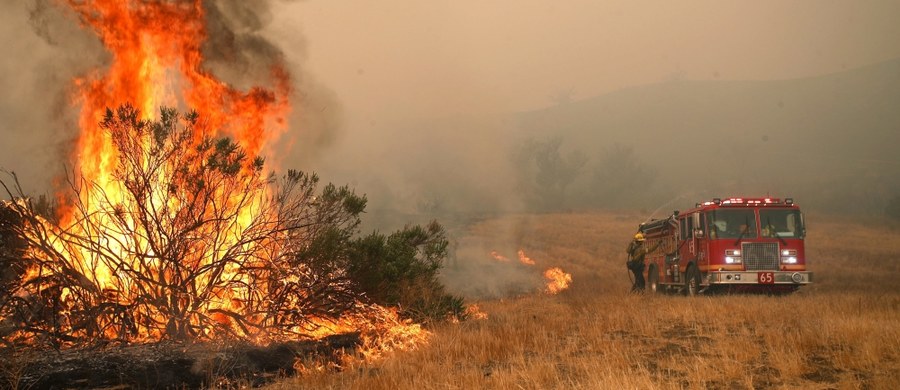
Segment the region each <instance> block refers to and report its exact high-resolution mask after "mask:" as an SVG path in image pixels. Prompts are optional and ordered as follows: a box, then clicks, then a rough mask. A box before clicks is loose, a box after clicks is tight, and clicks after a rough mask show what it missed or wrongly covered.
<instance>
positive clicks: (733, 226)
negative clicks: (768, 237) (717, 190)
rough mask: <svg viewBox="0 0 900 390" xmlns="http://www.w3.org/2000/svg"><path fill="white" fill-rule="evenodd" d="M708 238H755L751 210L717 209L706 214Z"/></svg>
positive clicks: (754, 226) (754, 221) (754, 222)
mask: <svg viewBox="0 0 900 390" xmlns="http://www.w3.org/2000/svg"><path fill="white" fill-rule="evenodd" d="M706 217H707V226H709V237H710V238H741V239H743V238H756V215H755V214H754V212H753V210H752V209H749V210H748V209H734V210H729V209H719V210H713V211H710V212H709V213H707V214H706Z"/></svg>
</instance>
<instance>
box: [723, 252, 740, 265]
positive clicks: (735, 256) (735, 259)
mask: <svg viewBox="0 0 900 390" xmlns="http://www.w3.org/2000/svg"><path fill="white" fill-rule="evenodd" d="M740 263H741V250H740V249H726V250H725V264H740Z"/></svg>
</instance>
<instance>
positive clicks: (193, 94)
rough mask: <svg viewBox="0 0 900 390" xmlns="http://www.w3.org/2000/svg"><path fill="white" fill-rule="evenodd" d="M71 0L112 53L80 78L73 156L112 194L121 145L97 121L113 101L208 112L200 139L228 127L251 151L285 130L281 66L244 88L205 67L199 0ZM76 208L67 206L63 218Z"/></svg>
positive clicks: (145, 108) (117, 189) (145, 109)
mask: <svg viewBox="0 0 900 390" xmlns="http://www.w3.org/2000/svg"><path fill="white" fill-rule="evenodd" d="M66 2H67V3H68V5H69V6H71V8H72V9H73V10H75V12H76V13H77V14H78V15H79V16H80V17H81V20H82V22H83V23H84V24H85V25H87V26H89V27H91V28H93V30H94V31H96V33H97V35H98V36H99V37H100V39H101V41H102V42H103V44H104V45H105V46H106V48H107V49H108V50H109V51H110V53H111V54H112V63H111V64H110V65H109V69H108V70H107V72H106V73H105V74H103V75H99V74H95V75H93V76H91V77H87V78H83V79H78V80H76V84H77V86H78V90H79V96H78V97H77V100H78V103H80V105H81V118H80V127H81V132H80V134H79V137H78V144H77V147H76V150H75V154H74V156H73V157H74V160H75V168H76V172H79V173H80V174H81V175H82V176H83V178H84V179H85V181H86V182H90V183H96V184H97V185H98V186H99V187H100V189H102V190H103V191H104V192H105V194H106V195H107V196H109V197H110V198H111V199H112V200H114V201H116V200H120V199H122V197H121V195H120V194H121V192H122V185H123V183H121V182H119V181H117V180H115V179H114V178H113V177H112V173H113V171H114V169H115V166H114V165H115V161H116V156H115V154H116V148H115V147H114V145H113V142H112V140H111V139H110V135H109V134H108V133H107V132H104V131H102V130H101V129H99V127H98V123H99V121H100V119H101V118H102V115H103V113H104V112H105V111H106V109H107V108H109V107H118V106H120V105H123V104H126V103H129V104H134V105H135V106H137V108H138V109H139V110H140V111H141V112H142V113H143V115H145V116H155V114H156V113H157V112H158V110H159V107H161V106H169V107H178V106H185V107H189V108H191V109H194V110H197V111H198V112H201V113H203V118H204V119H203V122H202V123H200V124H199V125H198V126H197V127H196V130H197V134H196V135H195V137H196V138H197V139H198V140H199V139H200V138H201V137H204V136H211V137H215V136H221V135H226V136H229V137H231V138H232V139H234V140H235V141H236V142H237V143H238V144H239V145H241V146H242V147H244V149H245V150H246V151H247V152H248V153H249V154H251V155H258V154H260V153H261V152H263V151H264V150H263V149H264V147H265V146H266V145H267V144H268V143H270V142H271V141H273V140H275V139H276V138H277V137H278V136H279V135H280V134H281V133H282V132H283V131H284V129H285V125H286V116H287V114H288V112H289V109H290V105H289V102H288V95H289V92H290V80H289V78H288V75H287V73H286V72H285V71H284V69H283V68H282V67H281V66H279V65H276V66H275V67H274V68H273V69H272V75H273V82H274V85H275V87H274V89H271V90H270V89H264V88H260V87H257V88H253V89H251V90H249V91H247V92H243V91H238V90H236V89H234V88H231V87H230V86H229V85H228V84H226V83H224V82H222V81H220V80H218V79H216V78H215V77H213V75H211V74H210V73H209V72H207V71H205V70H204V69H203V67H202V60H203V56H202V53H201V50H200V48H201V45H202V44H203V42H204V41H206V38H207V35H206V34H207V32H206V25H205V15H204V8H203V6H202V1H201V0H194V1H174V2H169V1H134V0H124V1H123V0H87V1H85V0H66ZM145 119H147V118H145ZM89 195H90V194H85V195H84V196H89ZM71 216H72V213H64V214H63V219H62V222H63V225H64V226H65V225H69V224H71V222H72V221H71Z"/></svg>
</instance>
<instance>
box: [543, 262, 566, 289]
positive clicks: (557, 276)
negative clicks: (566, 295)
mask: <svg viewBox="0 0 900 390" xmlns="http://www.w3.org/2000/svg"><path fill="white" fill-rule="evenodd" d="M544 277H545V278H547V289H546V290H545V292H546V293H547V294H551V295H553V294H558V293H559V292H560V291H562V290H565V289H567V288H569V283H572V275H570V274H567V273H566V272H564V271H563V270H562V269H561V268H559V267H553V268H549V269H547V270H546V271H544Z"/></svg>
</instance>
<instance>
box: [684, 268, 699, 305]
mask: <svg viewBox="0 0 900 390" xmlns="http://www.w3.org/2000/svg"><path fill="white" fill-rule="evenodd" d="M700 283H701V281H700V269H698V268H697V266H696V265H693V264H692V265H691V266H689V267H688V269H687V271H685V273H684V295H687V296H690V297H693V296H697V295H699V294H700Z"/></svg>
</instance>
